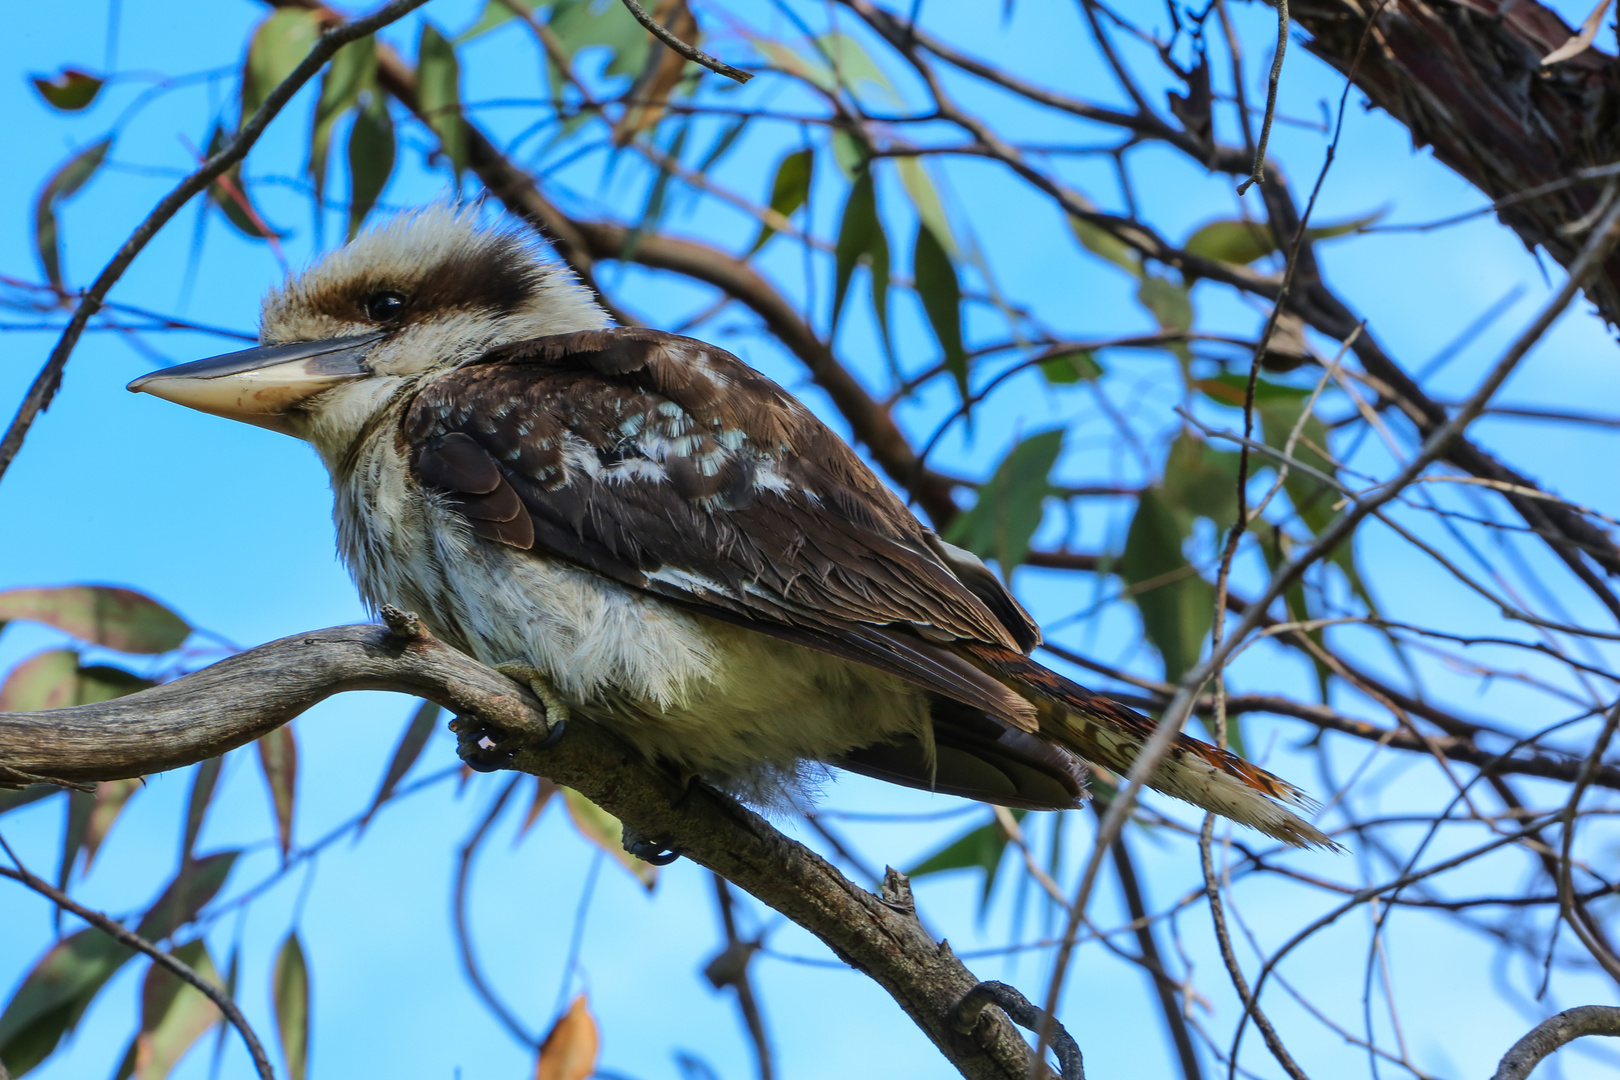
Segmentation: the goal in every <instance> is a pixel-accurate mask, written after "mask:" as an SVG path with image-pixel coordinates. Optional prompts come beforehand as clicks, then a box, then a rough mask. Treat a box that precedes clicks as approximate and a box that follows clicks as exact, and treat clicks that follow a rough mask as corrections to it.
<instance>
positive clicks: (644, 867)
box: [560, 787, 658, 892]
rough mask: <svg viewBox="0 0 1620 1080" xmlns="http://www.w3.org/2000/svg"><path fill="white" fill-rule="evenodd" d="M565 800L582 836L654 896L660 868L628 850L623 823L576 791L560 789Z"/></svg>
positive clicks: (564, 802)
mask: <svg viewBox="0 0 1620 1080" xmlns="http://www.w3.org/2000/svg"><path fill="white" fill-rule="evenodd" d="M560 790H561V791H562V796H563V805H564V806H566V807H568V816H569V818H571V819H572V820H573V822H574V827H575V828H576V829H578V830H579V831H580V835H582V836H584V837H585V839H587V840H589V841H590V842H591V843H593V844H595V845H596V846H597V847H599V848H601V849H602V850H603V851H605V852H607V853H608V854H609V855H612V856H613V858H614V859H615V860H617V861H618V863H619V865H620V866H623V867H624V868H625V869H626V870H628V871H630V872H631V873H632V874H634V875H635V876H636V879H637V880H638V881H640V882H641V883H642V884H643V885H645V886H646V887H647V891H648V892H651V891H652V888H653V886H654V885H656V884H658V867H656V866H654V865H653V864H652V863H648V862H642V861H641V860H640V859H638V858H636V857H635V856H634V855H632V854H630V853H629V852H628V851H626V850H624V826H623V825H622V824H621V823H620V822H619V819H618V818H616V817H614V816H613V815H612V814H610V813H608V812H607V811H606V810H604V809H602V808H601V807H600V806H597V805H596V804H595V803H593V802H591V800H589V799H587V798H586V797H585V796H583V795H581V794H580V793H579V792H577V791H575V790H574V789H573V788H569V787H565V788H560Z"/></svg>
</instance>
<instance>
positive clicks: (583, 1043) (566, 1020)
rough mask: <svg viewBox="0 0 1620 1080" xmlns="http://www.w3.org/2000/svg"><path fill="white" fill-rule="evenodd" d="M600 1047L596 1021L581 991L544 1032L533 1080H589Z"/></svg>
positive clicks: (594, 1069) (600, 1039)
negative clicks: (548, 1029) (565, 1010)
mask: <svg viewBox="0 0 1620 1080" xmlns="http://www.w3.org/2000/svg"><path fill="white" fill-rule="evenodd" d="M601 1049H602V1038H601V1036H600V1035H599V1034H598V1033H597V1030H596V1020H595V1019H594V1018H592V1016H591V1010H590V1007H589V1005H588V1004H587V1003H586V1000H585V995H584V994H580V995H579V996H578V997H576V998H575V999H574V1000H573V1003H572V1004H570V1005H569V1006H568V1011H567V1012H565V1013H563V1014H562V1016H561V1017H560V1018H559V1019H558V1020H557V1022H556V1023H555V1024H553V1025H552V1026H551V1030H550V1031H548V1032H546V1038H545V1041H544V1042H542V1043H541V1044H540V1055H539V1057H538V1058H536V1060H535V1063H534V1080H588V1078H589V1077H590V1076H592V1075H593V1074H594V1073H595V1072H596V1059H597V1056H598V1055H599V1054H600V1053H601Z"/></svg>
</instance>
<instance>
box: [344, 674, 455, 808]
mask: <svg viewBox="0 0 1620 1080" xmlns="http://www.w3.org/2000/svg"><path fill="white" fill-rule="evenodd" d="M440 711H441V710H440V709H439V706H437V705H435V704H434V703H433V702H431V701H428V700H427V699H426V698H423V699H422V703H421V704H420V705H418V706H417V707H416V711H415V712H414V713H412V714H411V719H410V721H409V722H408V723H406V725H405V733H404V734H403V735H401V736H400V738H399V745H398V746H396V747H394V756H393V757H392V758H391V759H390V760H389V762H388V769H387V771H386V772H384V773H383V778H382V784H381V785H380V786H379V787H378V788H377V794H376V797H375V798H373V799H372V800H371V806H370V808H369V809H367V810H366V816H365V820H364V821H362V822H361V828H362V829H363V828H365V826H366V825H367V824H368V823H369V822H370V821H371V818H372V815H373V814H375V813H376V812H377V811H378V810H379V809H381V807H382V805H383V803H385V802H387V801H388V800H389V799H390V798H392V797H393V794H394V788H395V787H396V786H398V784H399V782H400V781H401V780H403V779H405V774H406V773H408V772H410V771H411V766H412V765H415V764H416V759H417V758H419V757H421V756H422V751H423V749H424V748H426V746H427V742H428V739H430V738H432V736H433V728H434V726H435V725H436V724H437V723H438V721H439V713H440Z"/></svg>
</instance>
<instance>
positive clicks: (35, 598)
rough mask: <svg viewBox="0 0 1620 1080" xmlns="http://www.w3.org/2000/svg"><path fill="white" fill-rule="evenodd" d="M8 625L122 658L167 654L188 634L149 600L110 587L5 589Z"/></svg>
mask: <svg viewBox="0 0 1620 1080" xmlns="http://www.w3.org/2000/svg"><path fill="white" fill-rule="evenodd" d="M11 619H26V620H28V621H30V622H39V623H44V624H46V625H47V626H53V627H55V628H56V629H58V630H61V631H63V632H64V633H68V634H71V635H73V636H74V637H76V638H78V639H79V640H80V641H84V642H88V643H89V644H91V645H100V646H102V647H103V648H107V649H114V650H116V651H118V652H126V653H164V652H168V651H169V650H171V649H177V648H179V647H180V644H181V643H182V642H183V641H185V640H186V637H187V635H189V634H190V633H191V627H190V626H188V625H187V624H186V621H185V620H184V619H182V618H181V617H180V616H178V615H176V614H175V613H174V612H173V611H170V610H169V609H168V608H166V607H164V606H163V605H162V604H160V603H158V602H157V601H156V600H153V599H152V598H151V597H150V596H146V595H144V594H142V593H138V592H136V591H135V590H134V589H123V588H117V587H115V586H111V585H67V586H63V587H61V588H29V589H8V590H6V591H5V592H0V622H4V621H8V620H11Z"/></svg>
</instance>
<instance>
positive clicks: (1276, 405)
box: [1193, 375, 1339, 532]
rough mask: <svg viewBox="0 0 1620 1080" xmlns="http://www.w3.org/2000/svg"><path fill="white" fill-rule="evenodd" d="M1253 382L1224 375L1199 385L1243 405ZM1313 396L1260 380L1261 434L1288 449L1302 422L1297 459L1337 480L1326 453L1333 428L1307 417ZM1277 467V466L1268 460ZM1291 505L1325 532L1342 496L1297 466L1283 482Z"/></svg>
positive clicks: (1258, 410) (1256, 394)
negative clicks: (1324, 452) (1250, 383)
mask: <svg viewBox="0 0 1620 1080" xmlns="http://www.w3.org/2000/svg"><path fill="white" fill-rule="evenodd" d="M1247 384H1248V379H1247V378H1246V377H1245V376H1242V375H1218V376H1216V377H1214V378H1211V379H1201V380H1199V381H1198V382H1196V383H1194V384H1193V385H1194V386H1196V387H1197V388H1198V389H1200V390H1203V391H1204V392H1205V393H1206V394H1208V395H1209V396H1210V397H1211V398H1213V399H1215V400H1216V401H1219V402H1222V403H1223V404H1228V405H1235V406H1237V407H1240V408H1241V407H1242V405H1243V401H1244V396H1245V391H1246V389H1247ZM1310 396H1311V392H1310V391H1309V390H1305V389H1303V388H1301V387H1297V386H1286V385H1284V384H1282V383H1276V382H1272V381H1271V380H1269V379H1256V380H1255V385H1254V411H1255V415H1256V417H1257V418H1258V419H1259V421H1260V430H1261V434H1262V435H1263V437H1264V438H1265V442H1266V445H1268V446H1273V447H1276V448H1277V449H1279V450H1282V449H1285V448H1286V447H1287V444H1288V440H1289V438H1290V437H1291V436H1292V434H1293V431H1294V427H1295V425H1296V424H1299V425H1300V433H1299V439H1298V440H1297V441H1296V442H1295V444H1294V452H1293V454H1292V457H1293V458H1294V460H1295V461H1298V462H1301V463H1303V464H1305V465H1307V466H1309V467H1310V468H1312V469H1315V470H1316V471H1318V472H1320V473H1323V474H1324V475H1326V476H1329V477H1331V476H1335V475H1336V470H1335V468H1334V465H1333V463H1332V462H1331V461H1329V460H1328V459H1327V458H1326V457H1324V456H1323V455H1322V453H1321V452H1320V451H1321V450H1322V449H1326V448H1327V446H1328V431H1327V425H1326V424H1324V423H1323V422H1322V420H1321V418H1320V417H1318V416H1316V415H1315V413H1314V412H1313V413H1312V414H1311V415H1309V416H1305V417H1304V421H1303V423H1302V424H1301V415H1302V414H1303V412H1304V409H1305V403H1306V402H1307V401H1308V400H1309V399H1310ZM1268 464H1271V465H1273V466H1274V465H1276V462H1274V461H1273V462H1268ZM1283 487H1284V490H1285V491H1287V492H1288V498H1289V501H1291V502H1292V503H1293V504H1294V509H1295V511H1297V512H1298V514H1299V516H1300V518H1301V520H1303V521H1304V522H1305V524H1306V525H1307V526H1308V527H1309V528H1310V530H1311V531H1312V532H1321V531H1322V529H1323V528H1325V527H1326V526H1327V524H1328V522H1330V521H1332V520H1333V518H1334V515H1335V511H1334V509H1333V507H1334V505H1335V504H1336V503H1337V502H1338V499H1339V495H1338V492H1337V491H1336V490H1334V488H1333V487H1332V486H1331V485H1329V484H1326V483H1323V482H1322V481H1321V480H1318V479H1317V478H1315V477H1313V476H1311V475H1309V474H1307V473H1306V472H1304V471H1303V470H1301V469H1298V468H1291V469H1290V470H1289V473H1288V476H1287V478H1286V480H1285V481H1284V484H1283Z"/></svg>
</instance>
